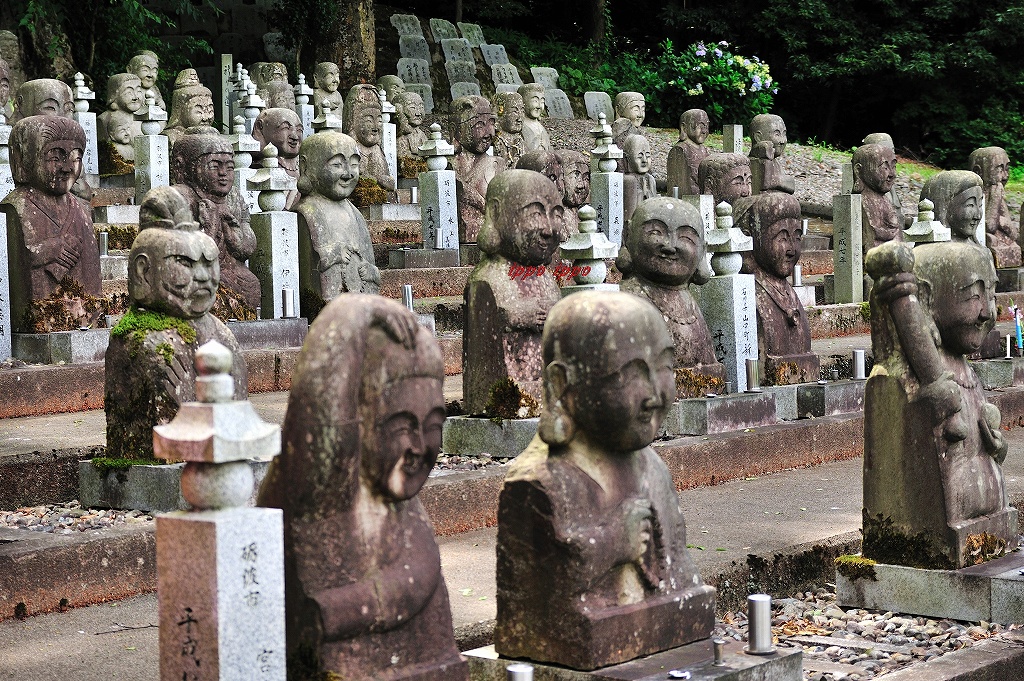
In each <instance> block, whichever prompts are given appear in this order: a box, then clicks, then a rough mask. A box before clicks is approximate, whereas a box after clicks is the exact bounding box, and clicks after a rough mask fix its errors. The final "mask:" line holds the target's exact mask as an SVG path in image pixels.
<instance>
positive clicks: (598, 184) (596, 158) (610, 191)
mask: <svg viewBox="0 0 1024 681" xmlns="http://www.w3.org/2000/svg"><path fill="white" fill-rule="evenodd" d="M590 134H591V136H592V137H593V138H594V142H595V143H596V145H597V146H596V147H594V149H593V150H592V151H591V152H590V205H591V206H593V207H594V210H595V211H597V229H598V230H599V231H601V232H603V233H604V235H605V236H607V237H608V240H609V241H611V242H612V243H614V244H615V245H616V246H621V245H622V230H623V229H624V227H625V225H624V223H623V205H622V173H620V172H618V171H617V170H616V168H617V167H618V162H619V159H621V158H622V150H621V149H619V148H618V147H617V146H616V145H615V142H613V141H612V127H611V126H610V125H608V122H607V121H606V120H605V117H604V114H603V113H601V114H598V119H597V125H596V126H594V128H593V129H592V130H591V131H590Z"/></svg>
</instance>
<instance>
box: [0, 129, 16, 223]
mask: <svg viewBox="0 0 1024 681" xmlns="http://www.w3.org/2000/svg"><path fill="white" fill-rule="evenodd" d="M10 140H11V126H10V125H8V124H7V118H6V117H5V116H4V112H3V111H2V110H0V201H3V200H4V198H6V197H7V195H8V194H10V193H11V192H12V191H14V174H13V173H12V172H11V149H10V147H9V146H8V143H9V142H10ZM5 243H6V242H5Z"/></svg>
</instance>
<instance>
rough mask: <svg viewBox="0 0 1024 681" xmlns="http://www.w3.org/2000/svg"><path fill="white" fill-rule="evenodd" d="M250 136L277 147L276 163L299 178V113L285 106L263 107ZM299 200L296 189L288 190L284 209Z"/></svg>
mask: <svg viewBox="0 0 1024 681" xmlns="http://www.w3.org/2000/svg"><path fill="white" fill-rule="evenodd" d="M252 136H253V137H255V138H256V140H257V141H258V142H259V143H260V146H262V147H265V146H267V145H268V144H273V145H274V146H275V147H277V152H278V153H277V164H278V166H280V167H281V168H284V170H285V172H286V173H288V174H289V175H290V176H292V177H294V178H295V179H296V180H298V179H299V146H300V145H301V144H302V121H301V120H299V115H298V114H297V113H295V112H294V111H292V110H291V109H286V108H273V109H264V110H263V111H261V112H260V115H259V116H257V117H256V121H255V123H253V126H252ZM298 202H299V192H298V190H294V191H290V192H288V195H287V198H286V200H285V209H286V210H291V209H292V208H293V207H294V206H295V204H297V203H298Z"/></svg>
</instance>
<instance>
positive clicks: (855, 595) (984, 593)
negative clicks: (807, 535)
mask: <svg viewBox="0 0 1024 681" xmlns="http://www.w3.org/2000/svg"><path fill="white" fill-rule="evenodd" d="M1022 569H1024V554H1020V553H1011V554H1010V555H1008V556H1004V557H1002V558H997V559H996V560H992V561H989V562H987V563H983V564H982V565H975V566H972V567H967V568H962V569H960V570H921V569H918V568H911V567H904V566H902V565H886V564H883V563H877V564H875V565H874V566H873V567H872V572H873V574H874V579H871V578H870V577H869V576H867V577H865V576H861V577H858V578H851V577H848V576H846V575H843V574H842V573H839V572H837V574H836V592H837V596H838V601H839V604H840V605H843V606H849V607H856V608H871V609H874V610H890V611H892V612H901V613H908V614H913V615H920V616H921V617H934V618H939V617H948V618H950V619H955V620H965V621H968V622H978V621H981V620H985V621H987V622H999V623H1000V624H1010V623H1011V622H1024V575H1022V574H1021V570H1022Z"/></svg>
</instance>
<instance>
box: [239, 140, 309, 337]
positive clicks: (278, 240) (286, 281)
mask: <svg viewBox="0 0 1024 681" xmlns="http://www.w3.org/2000/svg"><path fill="white" fill-rule="evenodd" d="M277 153H278V152H277V149H276V148H275V147H274V145H273V144H268V145H267V146H266V147H264V148H263V160H262V165H263V167H261V168H260V169H259V170H257V171H256V172H255V173H254V174H253V175H252V177H251V178H249V180H248V188H249V189H250V190H252V191H255V192H257V193H258V194H259V197H258V199H257V200H258V202H259V207H260V212H259V213H256V214H255V215H253V216H252V222H251V226H252V231H253V232H255V233H256V252H255V253H253V254H252V256H251V257H250V258H249V269H251V270H252V271H253V274H255V275H256V276H257V277H259V280H260V286H261V287H262V289H261V290H262V299H261V306H260V311H261V313H262V315H263V318H264V319H282V318H284V317H285V316H289V317H290V316H294V311H295V310H298V309H299V302H298V293H299V222H298V216H297V215H296V214H295V213H293V212H292V211H287V210H285V209H284V207H285V203H286V201H287V192H289V191H294V190H295V187H296V181H295V178H294V177H292V176H291V175H289V174H288V173H287V172H286V171H285V169H284V168H281V167H280V166H279V165H278V159H277ZM289 298H291V300H289ZM286 311H288V314H287V315H286Z"/></svg>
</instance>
